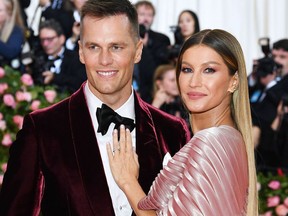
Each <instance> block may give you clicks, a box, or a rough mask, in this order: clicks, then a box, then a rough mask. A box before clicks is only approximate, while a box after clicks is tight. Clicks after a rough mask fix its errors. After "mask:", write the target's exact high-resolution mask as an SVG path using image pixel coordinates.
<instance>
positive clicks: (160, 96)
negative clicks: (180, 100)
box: [152, 87, 169, 108]
mask: <svg viewBox="0 0 288 216" xmlns="http://www.w3.org/2000/svg"><path fill="white" fill-rule="evenodd" d="M168 98H169V96H168V95H167V93H166V91H165V90H164V89H163V88H161V87H160V88H159V89H158V91H157V92H156V94H155V95H154V98H153V101H152V106H154V107H156V108H160V107H161V106H162V105H163V104H164V103H165V102H167V100H168Z"/></svg>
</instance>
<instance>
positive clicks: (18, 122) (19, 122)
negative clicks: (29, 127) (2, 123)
mask: <svg viewBox="0 0 288 216" xmlns="http://www.w3.org/2000/svg"><path fill="white" fill-rule="evenodd" d="M23 119H24V117H23V116H21V115H15V116H13V122H14V123H15V124H16V125H17V126H18V128H19V129H21V128H22V125H23Z"/></svg>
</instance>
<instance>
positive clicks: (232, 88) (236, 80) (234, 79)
mask: <svg viewBox="0 0 288 216" xmlns="http://www.w3.org/2000/svg"><path fill="white" fill-rule="evenodd" d="M238 85H239V76H238V72H237V71H236V73H235V74H234V75H233V77H232V79H231V81H230V86H229V89H228V92H230V93H234V91H235V90H236V89H237V88H238Z"/></svg>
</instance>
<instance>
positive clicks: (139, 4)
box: [135, 1, 156, 16]
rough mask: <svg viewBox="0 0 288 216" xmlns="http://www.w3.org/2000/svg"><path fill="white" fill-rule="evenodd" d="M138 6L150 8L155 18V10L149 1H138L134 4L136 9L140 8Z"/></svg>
mask: <svg viewBox="0 0 288 216" xmlns="http://www.w3.org/2000/svg"><path fill="white" fill-rule="evenodd" d="M140 6H145V7H148V8H151V9H152V11H153V16H155V13H156V10H155V7H154V6H153V4H152V3H151V2H150V1H138V2H136V4H135V7H136V9H138V7H140Z"/></svg>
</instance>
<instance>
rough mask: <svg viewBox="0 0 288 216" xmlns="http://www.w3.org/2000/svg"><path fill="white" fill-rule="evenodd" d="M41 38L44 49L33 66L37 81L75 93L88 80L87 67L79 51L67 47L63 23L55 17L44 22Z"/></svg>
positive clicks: (34, 76) (40, 33)
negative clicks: (80, 57) (81, 59)
mask: <svg viewBox="0 0 288 216" xmlns="http://www.w3.org/2000/svg"><path fill="white" fill-rule="evenodd" d="M39 39H40V43H41V47H42V50H41V51H40V52H39V53H37V55H35V61H34V64H33V68H32V71H33V74H32V76H33V78H34V80H35V82H36V83H39V84H43V85H55V86H56V87H57V88H58V90H59V91H69V92H70V93H73V92H74V91H75V90H77V89H78V88H79V87H80V85H81V84H82V82H83V81H85V80H86V73H85V67H84V65H83V64H82V63H81V62H80V60H79V54H78V52H75V51H72V50H68V49H66V48H65V46H64V44H65V35H64V32H63V30H62V27H61V25H60V24H59V23H58V22H57V21H56V20H53V19H50V20H46V21H44V22H42V23H41V25H40V28H39Z"/></svg>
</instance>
